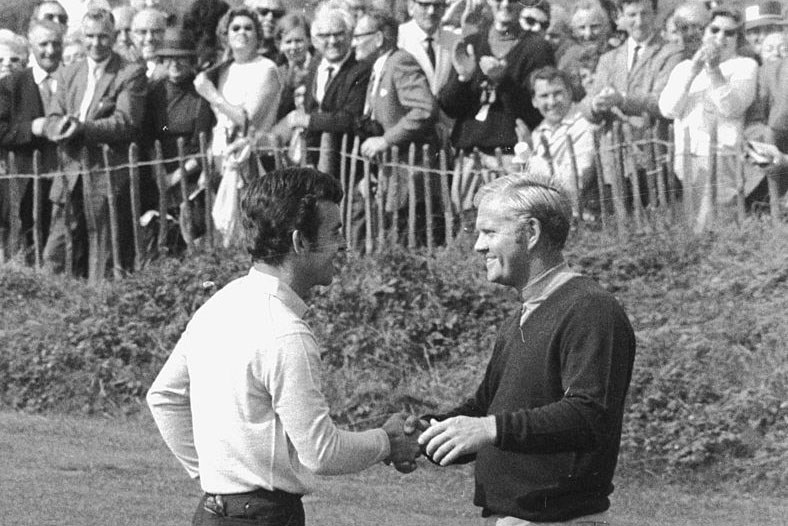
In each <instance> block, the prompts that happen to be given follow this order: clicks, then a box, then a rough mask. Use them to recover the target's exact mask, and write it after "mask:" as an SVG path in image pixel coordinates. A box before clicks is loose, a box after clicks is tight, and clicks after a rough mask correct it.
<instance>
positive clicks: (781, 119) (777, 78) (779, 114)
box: [758, 58, 788, 146]
mask: <svg viewBox="0 0 788 526" xmlns="http://www.w3.org/2000/svg"><path fill="white" fill-rule="evenodd" d="M758 87H759V100H760V102H761V104H762V111H763V120H764V121H766V122H767V123H768V125H769V128H771V129H772V130H780V131H784V130H788V90H787V89H786V87H788V58H784V59H782V60H780V61H776V62H768V63H767V64H765V65H764V66H763V67H762V68H761V76H760V79H759V82H758ZM780 146H784V145H780Z"/></svg>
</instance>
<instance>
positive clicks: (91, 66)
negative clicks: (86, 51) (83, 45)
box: [79, 55, 111, 122]
mask: <svg viewBox="0 0 788 526" xmlns="http://www.w3.org/2000/svg"><path fill="white" fill-rule="evenodd" d="M110 57H111V55H110ZM110 57H107V58H106V59H104V60H102V61H101V62H96V61H95V60H93V59H92V58H90V57H88V58H87V59H86V62H87V65H88V78H87V84H86V86H85V96H84V97H82V103H81V104H80V105H79V122H85V120H86V119H87V117H88V110H89V109H90V103H91V102H92V101H93V96H94V95H95V94H96V83H97V82H98V79H99V78H101V75H103V74H104V70H105V69H106V67H107V64H108V63H109V59H110Z"/></svg>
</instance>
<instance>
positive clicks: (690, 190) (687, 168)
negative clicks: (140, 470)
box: [681, 128, 697, 225]
mask: <svg viewBox="0 0 788 526" xmlns="http://www.w3.org/2000/svg"><path fill="white" fill-rule="evenodd" d="M692 158H693V154H692V143H691V139H690V133H689V128H684V140H683V141H682V151H681V165H682V167H683V168H684V175H683V180H682V181H681V182H682V195H683V201H684V215H685V220H686V221H687V224H688V225H692V224H693V221H694V220H695V192H696V190H697V188H695V176H694V174H693V172H694V170H693V160H692Z"/></svg>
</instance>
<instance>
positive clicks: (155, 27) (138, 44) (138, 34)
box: [131, 7, 167, 79]
mask: <svg viewBox="0 0 788 526" xmlns="http://www.w3.org/2000/svg"><path fill="white" fill-rule="evenodd" d="M166 28H167V15H165V14H164V13H163V12H162V11H159V10H158V9H152V8H150V7H146V8H144V9H142V10H141V11H138V12H137V14H136V15H134V18H133V19H132V21H131V39H132V41H133V42H134V48H135V49H136V50H137V53H139V56H140V57H141V59H142V61H143V62H144V63H145V68H146V75H147V77H148V78H149V79H155V78H158V77H160V76H162V75H163V74H164V72H163V71H162V69H161V68H158V65H159V60H158V58H157V56H156V51H157V50H158V49H159V46H161V41H162V38H164V30H165V29H166ZM157 69H158V71H157Z"/></svg>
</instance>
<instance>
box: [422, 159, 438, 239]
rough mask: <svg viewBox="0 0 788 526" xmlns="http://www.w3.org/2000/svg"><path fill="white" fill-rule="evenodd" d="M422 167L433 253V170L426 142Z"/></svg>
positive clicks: (426, 213) (425, 205)
mask: <svg viewBox="0 0 788 526" xmlns="http://www.w3.org/2000/svg"><path fill="white" fill-rule="evenodd" d="M421 152H422V153H421V157H422V158H421V167H422V168H423V170H424V214H425V216H426V217H425V218H424V219H425V221H424V223H425V228H426V229H427V232H426V234H427V252H428V253H430V254H432V252H433V250H434V249H435V237H434V235H435V234H434V232H433V229H434V224H433V221H432V219H433V218H432V213H433V210H432V180H431V179H432V178H431V175H432V171H431V170H430V145H429V144H425V145H423V146H422V148H421Z"/></svg>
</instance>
